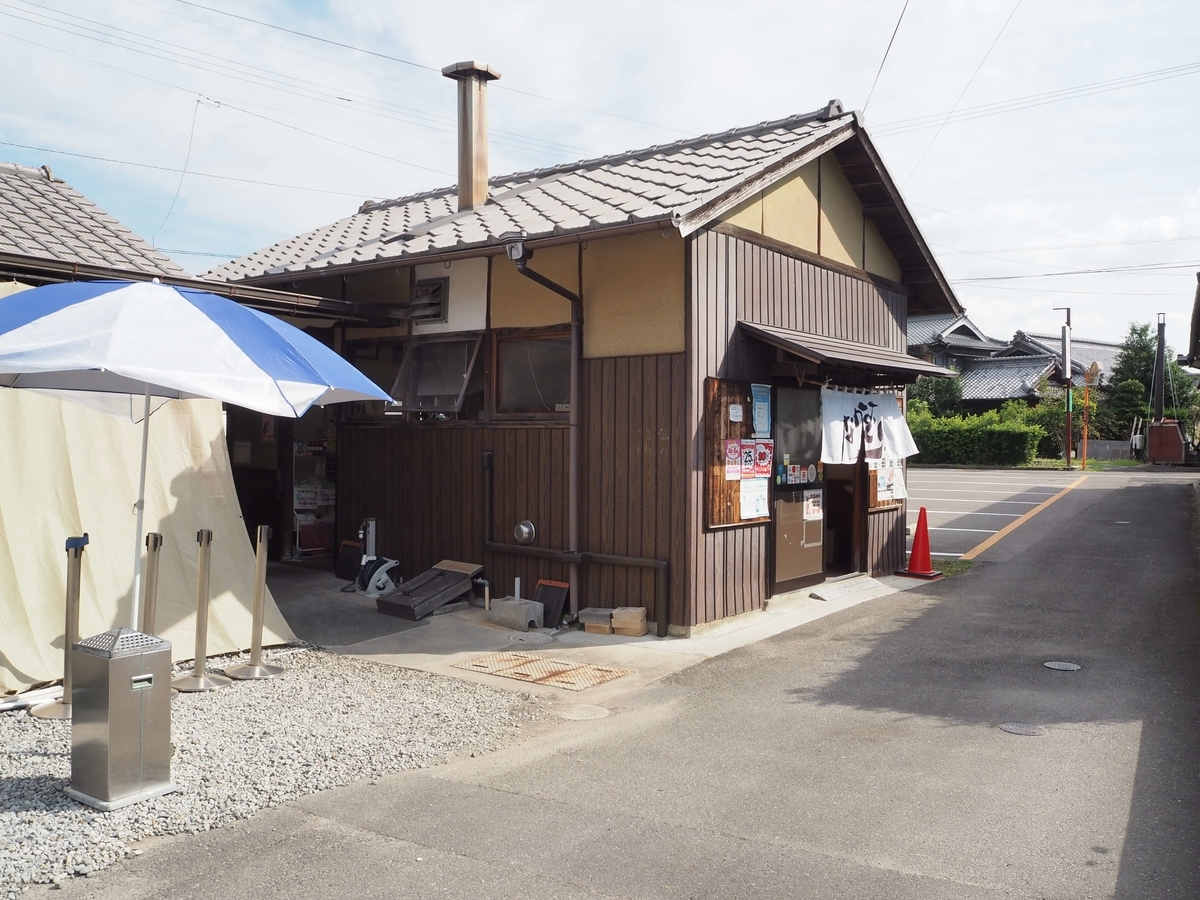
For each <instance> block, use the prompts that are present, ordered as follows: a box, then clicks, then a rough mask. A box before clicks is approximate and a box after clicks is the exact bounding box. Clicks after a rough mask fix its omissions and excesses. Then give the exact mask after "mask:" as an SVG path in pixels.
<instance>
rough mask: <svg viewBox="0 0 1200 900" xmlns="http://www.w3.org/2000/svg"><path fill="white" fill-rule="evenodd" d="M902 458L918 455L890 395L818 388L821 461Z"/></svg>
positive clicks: (897, 405)
mask: <svg viewBox="0 0 1200 900" xmlns="http://www.w3.org/2000/svg"><path fill="white" fill-rule="evenodd" d="M860 451H862V453H863V454H864V456H865V458H866V459H904V458H905V457H908V456H912V455H913V454H915V453H916V452H917V445H916V443H915V442H914V441H913V437H912V432H910V431H909V430H908V423H907V422H906V421H905V420H904V416H903V415H901V413H900V404H899V402H898V401H897V400H896V398H895V396H893V395H891V394H858V393H853V392H850V391H837V390H832V389H830V388H822V389H821V462H823V463H826V464H835V465H836V464H839V463H843V464H844V463H854V462H857V461H858V456H859V452H860Z"/></svg>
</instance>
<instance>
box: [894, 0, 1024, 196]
mask: <svg viewBox="0 0 1200 900" xmlns="http://www.w3.org/2000/svg"><path fill="white" fill-rule="evenodd" d="M1020 6H1021V0H1017V2H1016V3H1015V4H1014V5H1013V8H1012V12H1010V13H1009V14H1008V18H1007V19H1005V20H1004V24H1003V25H1001V26H1000V30H999V31H998V32H996V37H995V38H993V40H992V43H991V44H990V45H989V46H988V48H987V52H986V53H985V54H983V59H981V60H980V61H979V65H977V66H976V67H975V71H974V72H972V73H971V77H970V78H968V79H967V83H966V85H965V86H964V87H963V89H962V93H961V94H959V95H958V99H957V100H955V101H954V105H953V106H952V107H950V112H948V113H946V118H944V119H943V120H942V122H941V124H940V125H938V129H937V131H935V132H934V133H933V137H932V138H930V139H929V144H928V145H926V147H925V150H924V152H923V153H922V154H921V156H920V158H919V159H918V160H917V164H916V165H915V166H913V167H912V171H911V172H909V173H908V178H905V179H904V184H908V180H909V178H912V177H913V175H914V174H916V171H917V169H919V168H920V167H921V163H923V162H924V161H925V157H926V155H928V153H929V150H930V148H931V147H933V144H934V142H935V141H936V140H937V139H938V135H939V134H941V133H942V129H943V128H945V127H946V123H947V122H949V121H950V117H951V116H952V115H954V111H955V110H956V109H958V104H959V103H961V102H962V98H963V97H965V96H966V95H967V91H969V90H970V89H971V85H972V84H973V83H974V81H975V76H976V75H978V74H979V70H980V69H982V68H983V64H984V63H985V62H987V60H988V57H989V56H991V55H992V50H994V49H995V48H996V44H997V43H999V41H1000V36H1001V35H1002V34H1004V29H1006V28H1008V23H1009V22H1011V21H1012V17H1013V16H1015V15H1016V14H1017V9H1018V8H1019V7H1020Z"/></svg>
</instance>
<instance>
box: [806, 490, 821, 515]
mask: <svg viewBox="0 0 1200 900" xmlns="http://www.w3.org/2000/svg"><path fill="white" fill-rule="evenodd" d="M823 518H825V510H824V509H823V508H822V506H821V491H819V490H816V491H805V492H804V519H805V521H811V520H813V519H823Z"/></svg>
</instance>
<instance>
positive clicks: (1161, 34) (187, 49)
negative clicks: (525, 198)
mask: <svg viewBox="0 0 1200 900" xmlns="http://www.w3.org/2000/svg"><path fill="white" fill-rule="evenodd" d="M204 2H206V3H207V4H209V5H212V6H217V7H220V8H223V9H227V10H229V11H231V12H236V13H238V14H239V15H244V16H248V17H250V18H256V19H262V20H266V21H271V22H275V23H278V24H281V25H285V26H287V27H290V28H294V29H297V30H301V31H308V32H311V33H314V34H318V35H320V36H323V37H326V38H329V39H331V40H336V41H341V42H344V43H348V44H352V45H355V46H359V47H366V48H370V49H373V50H376V51H377V52H380V53H384V54H388V55H392V56H397V57H401V58H404V59H410V60H413V61H415V62H418V63H421V64H424V65H428V66H432V67H435V68H440V67H441V66H442V65H445V64H446V63H449V62H453V61H457V60H460V59H468V58H476V59H482V60H485V61H487V62H489V63H491V64H492V65H493V66H494V67H495V68H497V69H499V70H501V71H502V72H503V75H504V77H503V79H502V81H501V82H499V84H498V85H497V86H496V88H498V89H494V90H493V91H492V93H491V126H492V129H493V136H494V141H493V144H492V148H491V151H492V170H493V171H494V172H496V173H501V172H505V171H512V170H517V169H524V168H530V167H535V166H540V165H547V164H550V163H555V162H561V161H565V160H570V159H573V158H579V157H585V156H594V155H601V154H605V153H612V152H619V151H622V150H625V149H629V148H632V147H638V146H643V145H646V144H651V143H661V142H666V141H670V140H674V139H676V138H678V137H683V136H686V135H688V134H698V133H702V132H706V131H719V130H724V129H727V128H729V127H732V126H736V125H745V124H750V123H753V122H756V121H760V120H763V119H767V118H774V117H778V116H784V115H788V114H790V113H794V112H800V111H804V110H809V109H814V108H817V107H818V106H820V105H822V104H823V103H824V102H825V101H826V100H828V99H829V98H831V97H841V98H842V99H843V100H845V101H846V103H847V104H848V105H850V106H861V105H862V103H863V101H864V100H865V97H866V93H867V90H868V88H869V87H870V84H871V80H872V79H873V78H874V75H875V71H876V69H877V68H878V65H879V60H880V57H881V54H882V52H883V49H884V47H885V46H886V44H887V40H888V37H889V36H890V35H891V33H892V28H893V26H894V25H895V17H896V15H897V14H898V13H899V11H900V7H901V5H902V2H901V0H889V2H866V0H856V2H841V3H828V2H805V3H784V2H760V3H744V4H738V5H733V4H727V3H716V2H690V3H684V2H656V3H647V2H644V0H643V2H638V3H635V2H627V0H620V2H609V3H605V4H603V5H600V6H596V5H591V6H586V7H585V6H575V5H570V4H562V3H551V2H522V0H511V2H508V3H504V4H496V3H480V2H459V3H454V4H432V3H396V2H384V0H354V2H348V0H331V2H328V3H316V2H304V3H293V4H288V3H284V2H270V0H247V2H242V3H239V4H233V3H232V2H230V0H204ZM1011 11H1012V2H1011V0H985V2H972V0H926V2H921V3H912V4H910V6H909V10H908V12H907V13H906V18H905V21H904V23H903V25H902V27H901V29H900V32H899V34H898V36H897V38H896V43H895V45H894V47H893V50H892V54H891V56H890V58H889V60H888V63H887V66H886V67H885V69H884V72H883V76H882V77H881V79H880V82H879V87H878V88H877V90H876V93H875V96H874V98H873V99H872V101H871V106H870V109H869V111H868V117H867V121H868V126H869V127H871V128H872V129H882V128H883V126H884V125H886V124H888V123H894V122H897V121H899V120H905V119H911V118H914V117H917V116H925V115H930V114H934V113H939V112H944V111H946V110H948V109H949V107H950V105H951V104H953V103H954V101H955V100H956V98H957V97H958V95H959V94H960V92H961V91H962V89H963V86H964V85H965V84H966V81H967V79H968V78H969V77H970V75H971V73H972V71H974V69H975V67H976V66H977V65H978V63H979V60H980V58H981V57H982V55H983V53H984V52H985V51H986V50H987V48H988V46H989V45H990V44H991V42H992V40H993V39H994V38H995V36H996V33H997V31H998V30H999V28H1000V26H1001V25H1002V24H1003V22H1004V21H1005V19H1006V18H1007V17H1008V15H1009V13H1010V12H1011ZM0 13H2V14H3V18H2V19H0V33H2V34H3V36H0V75H2V76H3V78H4V80H5V83H6V84H9V85H19V86H20V90H15V91H8V92H6V102H5V107H4V109H3V110H2V111H0V140H4V141H8V142H12V143H19V144H29V145H34V146H39V147H53V148H61V149H67V150H73V151H76V152H80V153H85V154H91V155H95V156H106V157H113V158H118V159H126V160H134V161H138V162H144V163H148V164H152V165H160V166H167V167H178V166H180V165H181V164H182V162H183V159H184V155H185V152H186V148H187V139H188V130H189V126H190V124H191V118H192V112H193V110H194V108H195V103H196V97H197V95H198V94H199V95H203V96H207V97H211V98H214V99H216V100H219V101H222V102H223V103H224V105H223V106H221V107H220V108H208V107H202V108H201V109H200V110H199V113H198V116H197V120H196V132H195V139H194V142H193V149H192V158H191V163H190V168H191V169H192V170H195V171H203V172H209V173H216V174H221V175H226V176H232V177H237V178H245V179H250V180H256V181H270V182H279V183H284V184H291V185H301V186H307V187H318V188H323V189H328V190H335V191H344V192H347V193H348V194H350V195H352V196H338V195H333V194H322V193H315V192H310V191H301V190H286V189H279V188H273V187H266V186H255V185H248V184H242V183H237V182H230V181H221V180H215V179H209V178H201V177H195V176H189V177H188V178H186V179H185V181H184V184H183V189H182V191H181V195H180V198H179V202H178V204H177V205H176V208H175V210H174V212H173V213H172V216H171V219H170V221H169V222H168V224H167V226H166V227H165V228H164V229H163V231H162V232H161V234H160V235H159V237H158V243H159V244H160V245H161V246H165V247H172V248H181V249H185V250H186V249H191V250H213V251H226V252H237V253H241V252H247V251H250V250H253V249H256V248H257V247H259V246H261V245H263V244H266V243H269V242H272V241H274V240H278V239H281V238H285V237H290V236H291V235H294V234H296V233H298V232H300V231H303V230H305V229H307V228H311V227H314V226H316V225H319V224H322V223H325V222H329V221H332V220H334V219H337V218H340V217H342V216H344V215H347V214H349V213H351V212H353V211H354V210H355V209H356V208H357V207H358V205H359V203H360V202H361V200H362V199H365V198H367V197H380V196H396V195H400V194H403V193H408V192H413V191H418V190H422V189H426V188H429V187H433V186H436V185H443V184H449V183H451V182H453V181H454V178H455V175H454V168H455V165H454V156H453V115H454V104H453V85H452V84H450V83H449V82H448V81H446V80H445V79H443V78H441V76H440V75H439V74H438V73H436V72H430V71H425V70H422V69H420V68H416V67H412V66H405V65H401V64H398V63H395V62H390V61H388V60H384V59H379V58H375V57H372V56H369V55H364V54H360V53H354V52H350V51H347V50H343V49H340V48H337V47H333V46H329V45H325V44H321V43H318V42H314V41H310V40H306V39H304V38H300V37H296V36H293V35H288V34H284V33H281V32H279V31H274V30H270V29H264V28H261V27H259V26H256V25H253V24H250V23H247V22H244V21H239V20H236V19H231V18H228V17H222V16H218V15H214V14H212V13H209V12H205V11H203V10H201V9H197V8H196V7H194V6H189V5H186V4H182V3H178V2H174V0H114V2H111V3H109V4H105V5H103V6H101V5H98V4H94V3H87V2H84V0H38V2H37V4H36V5H35V4H34V3H33V2H27V0H5V3H4V5H3V6H2V7H0ZM81 17H82V18H81ZM84 18H86V19H91V20H94V22H87V21H83V19H84ZM27 20H32V21H27ZM39 22H40V23H41V24H38V23H39ZM95 22H99V23H103V25H98V24H95ZM48 26H51V27H48ZM113 28H120V29H126V30H127V32H134V33H135V34H131V33H121V32H115V31H113V30H112V29H113ZM89 29H90V30H89ZM1198 30H1200V10H1197V9H1196V8H1195V7H1194V4H1190V3H1185V2H1171V0H1166V2H1161V3H1155V4H1152V5H1151V4H1137V3H1129V2H1117V0H1104V2H1095V3H1088V4H1079V3H1075V2H1069V0H1048V2H1038V3H1033V2H1026V3H1024V4H1022V6H1021V7H1020V8H1019V9H1018V11H1017V13H1016V15H1015V16H1014V17H1013V19H1012V21H1011V23H1010V24H1009V26H1008V28H1007V29H1006V31H1005V33H1004V35H1003V36H1002V37H1001V39H1000V41H999V42H998V43H997V44H996V47H995V49H994V50H993V51H992V53H991V55H990V57H989V59H988V61H987V64H986V65H985V66H984V67H983V69H982V70H981V71H980V72H979V75H978V77H977V78H976V80H975V82H974V83H973V84H972V86H971V89H970V90H969V92H968V93H967V94H966V96H965V97H964V99H963V101H962V106H963V107H971V106H975V105H979V104H984V103H989V102H994V101H999V100H1005V99H1009V98H1013V97H1022V96H1028V95H1033V94H1039V93H1042V92H1046V91H1052V90H1057V89H1061V88H1065V87H1070V86H1073V85H1079V84H1085V83H1094V82H1100V81H1103V80H1106V79H1112V78H1118V77H1122V76H1127V75H1131V74H1135V73H1139V72H1145V71H1150V70H1155V69H1161V68H1164V67H1167V66H1172V65H1182V64H1186V63H1191V62H1195V61H1196V59H1195V50H1194V48H1195V46H1196V45H1197V42H1196V37H1197V31H1198ZM139 35H145V36H148V37H141V36H139ZM97 39H99V40H97ZM35 42H36V44H41V45H44V46H37V45H36V44H35ZM126 42H138V44H137V45H130V44H129V43H126ZM117 44H124V46H116V45H117ZM49 48H55V49H49ZM67 54H73V55H67ZM78 57H87V58H89V59H90V60H92V61H91V62H85V61H83V60H82V59H80V58H78ZM218 57H220V59H218ZM101 64H105V65H107V66H109V67H116V69H122V70H128V71H129V72H135V73H138V75H140V76H141V77H138V76H135V75H131V74H126V72H122V71H116V70H115V69H114V68H105V65H101ZM252 67H254V68H252ZM1198 83H1200V74H1193V75H1187V76H1185V77H1179V78H1174V79H1169V80H1162V81H1159V82H1156V83H1153V84H1146V85H1142V86H1139V87H1135V88H1129V89H1126V90H1122V91H1115V92H1109V93H1100V94H1095V95H1092V96H1088V97H1083V98H1080V99H1076V100H1072V101H1068V102H1063V103H1054V104H1049V105H1045V106H1037V107H1032V108H1028V109H1024V110H1021V111H1018V112H1013V113H1007V114H1004V115H995V116H990V117H986V118H980V119H976V120H972V121H966V122H960V123H951V124H948V125H947V126H946V127H945V128H944V129H943V130H942V131H941V133H940V134H939V135H938V137H937V139H936V141H935V142H934V143H933V146H932V147H931V148H930V149H929V150H928V153H927V154H926V155H925V158H924V160H923V161H922V162H921V165H920V167H919V169H918V170H917V172H916V173H915V175H913V176H912V177H911V180H908V179H909V173H910V172H911V170H912V168H913V166H914V164H915V163H916V162H917V160H918V159H919V158H920V157H921V156H922V154H923V153H924V152H925V150H926V148H927V147H928V146H929V144H930V141H931V139H932V138H933V135H934V130H933V129H926V130H920V131H913V132H910V133H907V134H897V135H894V136H891V137H888V136H880V137H879V138H878V143H879V145H880V147H881V149H882V151H883V153H884V155H885V158H886V159H887V161H888V163H889V165H890V167H891V168H892V171H893V174H894V175H895V177H896V178H897V179H898V180H899V181H901V182H906V184H905V187H904V192H905V195H906V196H907V197H908V198H909V200H910V201H911V202H912V203H913V210H914V212H915V214H916V216H917V219H918V221H919V223H920V224H921V227H922V228H923V230H924V231H925V234H926V236H927V238H928V239H929V241H930V242H931V243H933V244H934V245H935V249H936V250H937V251H938V252H939V256H940V259H941V263H942V266H943V268H944V270H945V271H946V272H947V274H948V276H949V277H950V278H952V279H961V278H976V277H986V276H997V275H1014V274H1025V273H1036V272H1040V271H1064V270H1074V269H1082V268H1095V267H1112V266H1118V265H1138V264H1143V263H1158V262H1168V261H1190V260H1200V240H1194V241H1177V242H1171V243H1163V242H1159V243H1142V244H1127V245H1123V246H1103V247H1076V246H1074V245H1078V244H1087V243H1101V242H1104V243H1110V242H1115V241H1132V240H1146V239H1149V238H1162V237H1171V238H1177V237H1187V236H1200V208H1198V207H1200V192H1198V190H1197V184H1198V181H1197V176H1198V175H1200V141H1198V140H1197V136H1198V133H1200V104H1196V103H1195V102H1194V97H1195V94H1196V88H1197V84H1198ZM170 85H175V87H172V86H170ZM519 92H528V93H533V94H538V95H543V96H546V97H555V98H561V99H563V100H567V101H571V102H572V103H574V104H578V105H568V104H563V103H555V102H550V101H547V100H545V99H539V98H536V97H530V96H527V95H526V94H524V93H519ZM339 98H341V99H339ZM235 107H236V108H235ZM580 107H591V108H594V109H604V110H609V111H611V112H614V113H618V114H620V115H622V116H625V117H627V118H615V117H610V116H604V115H600V114H597V113H595V112H590V111H588V110H587V109H583V108H580ZM252 114H256V115H257V116H258V117H256V115H252ZM260 117H266V118H269V119H275V120H277V121H278V122H284V123H287V124H288V125H291V126H293V127H292V128H288V127H285V126H283V125H279V124H273V123H271V122H268V121H265V120H264V119H263V118H260ZM631 119H632V120H641V122H654V123H658V124H659V125H660V126H664V127H654V126H651V125H647V124H641V123H640V122H638V121H630V120H631ZM295 129H303V130H304V131H307V132H312V133H314V134H316V135H320V136H323V137H324V138H325V139H322V137H315V136H312V135H308V134H303V133H301V132H300V131H297V130H295ZM334 141H337V142H341V143H343V144H349V145H351V147H345V146H340V145H339V144H337V143H333V142H334ZM355 148H358V149H355ZM364 151H370V152H364ZM383 157H391V158H392V159H387V158H383ZM0 158H8V159H15V160H18V161H21V162H26V163H31V164H38V165H40V164H42V163H45V162H48V163H50V164H51V165H52V166H53V167H54V169H55V171H56V172H58V173H60V174H61V175H63V176H64V177H66V178H67V179H68V180H69V181H70V182H71V183H72V184H74V185H75V186H76V187H78V188H79V189H80V190H82V191H83V192H84V193H85V194H87V195H88V196H89V197H91V198H92V199H94V200H95V201H96V202H97V203H99V204H100V205H101V206H103V207H105V208H106V209H108V210H109V211H110V212H112V213H113V214H114V215H115V216H117V217H118V218H120V219H121V220H122V221H124V222H125V223H126V224H127V225H129V226H130V227H131V228H133V229H134V230H135V231H137V232H139V233H141V234H143V235H145V236H147V237H149V236H150V235H151V234H153V232H154V231H155V229H156V228H158V226H159V224H160V223H161V222H162V218H163V216H164V214H165V212H166V210H167V208H168V206H169V205H170V202H171V197H172V196H173V194H174V192H175V189H176V186H177V184H178V176H177V175H175V174H173V173H169V172H159V171H154V170H150V169H139V168H130V167H124V166H116V165H111V164H108V163H100V162H94V161H86V160H81V159H75V158H70V157H61V156H54V155H51V154H47V153H41V152H36V151H28V150H21V149H17V148H13V147H3V146H0ZM394 160H405V161H407V162H410V163H413V164H415V166H423V167H426V168H427V169H434V170H437V171H426V170H425V169H421V168H416V167H414V166H409V165H404V164H401V163H399V162H396V161H394ZM1088 170H1103V171H1088ZM931 208H933V209H938V210H946V211H949V212H951V213H954V214H955V215H948V214H946V213H945V212H935V211H933V209H931ZM1062 245H1072V246H1070V247H1062ZM1034 246H1039V247H1046V246H1052V247H1060V248H1061V249H1053V250H1041V251H1036V252H1035V251H1032V250H1028V249H1024V248H1029V247H1034ZM947 248H956V249H958V250H968V251H986V253H985V254H983V255H981V254H979V253H978V252H975V253H958V252H953V251H952V250H950V249H947ZM1014 248H1019V249H1014ZM178 258H179V259H180V260H181V261H182V262H183V264H184V265H185V266H187V267H188V268H190V269H192V270H193V271H198V270H200V269H203V268H205V267H207V265H208V264H210V262H213V261H210V260H206V259H204V258H202V257H195V256H179V257H178ZM1196 268H1200V265H1198V266H1196ZM1194 277H1195V276H1194V274H1193V273H1192V272H1191V271H1190V270H1188V269H1181V270H1176V271H1175V272H1174V273H1165V272H1154V273H1142V274H1116V273H1114V274H1107V275H1086V276H1085V275H1080V276H1062V277H1054V278H1045V279H1038V280H1036V281H1035V280H1015V281H1008V282H990V283H988V284H990V285H991V287H984V286H982V284H983V283H977V284H976V285H966V284H963V285H961V286H960V288H959V290H960V293H961V296H962V299H963V300H964V302H965V303H966V304H967V306H968V307H969V311H970V313H971V315H972V317H973V318H975V319H976V320H977V321H979V323H980V324H981V325H982V326H983V327H985V328H986V329H987V330H988V331H990V332H991V333H993V334H995V335H996V336H999V337H1006V336H1008V335H1011V333H1012V332H1013V331H1015V330H1016V329H1018V328H1022V329H1025V330H1054V329H1055V328H1056V327H1057V322H1058V321H1060V320H1059V318H1058V316H1059V315H1060V314H1059V313H1055V312H1053V311H1052V309H1051V308H1052V307H1054V306H1062V305H1070V306H1072V307H1073V309H1074V321H1075V323H1076V330H1077V332H1078V333H1079V334H1086V335H1088V336H1094V337H1101V338H1118V337H1119V336H1120V335H1121V334H1122V333H1123V332H1124V330H1125V326H1126V323H1127V322H1128V321H1129V320H1130V319H1133V318H1137V319H1140V320H1143V321H1149V320H1151V319H1152V318H1153V314H1154V313H1155V312H1157V311H1159V310H1162V311H1164V312H1166V313H1167V314H1168V322H1169V328H1170V333H1171V335H1172V341H1173V342H1174V343H1175V344H1177V345H1182V343H1183V341H1184V337H1185V335H1186V328H1187V321H1188V317H1189V315H1190V306H1191V298H1192V294H1193V291H1194V285H1195V281H1194ZM1072 292H1073V293H1072Z"/></svg>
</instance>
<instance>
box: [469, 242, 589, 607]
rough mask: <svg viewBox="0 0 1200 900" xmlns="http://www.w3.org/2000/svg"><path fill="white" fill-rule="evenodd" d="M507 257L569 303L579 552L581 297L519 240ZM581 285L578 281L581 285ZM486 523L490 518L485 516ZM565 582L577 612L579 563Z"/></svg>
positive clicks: (571, 528) (573, 509)
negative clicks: (534, 261) (534, 265)
mask: <svg viewBox="0 0 1200 900" xmlns="http://www.w3.org/2000/svg"><path fill="white" fill-rule="evenodd" d="M507 251H508V256H509V258H510V259H511V260H512V261H513V262H514V263H516V265H517V271H518V272H520V273H521V274H522V275H524V276H525V277H526V278H528V279H529V280H530V281H533V282H535V283H537V284H540V285H541V286H542V287H544V288H546V290H549V291H553V292H554V293H556V294H558V295H559V296H560V297H565V298H566V299H567V300H568V301H569V302H570V304H571V389H570V403H571V411H570V414H569V415H570V418H569V419H568V422H569V427H568V431H567V440H568V447H567V469H568V471H567V549H568V550H569V551H571V552H572V553H578V552H579V363H580V360H581V359H582V357H583V301H582V300H581V298H580V296H579V294H577V293H575V292H574V291H571V290H568V289H567V288H565V287H563V286H562V285H561V284H559V283H558V282H556V281H553V280H551V279H549V278H547V277H546V276H545V275H543V274H542V273H541V272H535V271H534V270H533V269H531V268H529V260H530V259H531V258H532V257H533V251H532V250H529V249H528V248H526V246H525V244H524V243H523V242H513V243H510V244H509V245H508V247H507ZM582 287H583V285H582V284H581V285H580V288H581V289H582ZM488 521H489V524H490V522H491V520H490V519H489V520H488ZM567 582H568V584H570V586H571V587H570V590H569V592H568V596H569V597H570V598H571V613H572V614H574V613H577V612H579V564H578V563H576V562H573V563H571V566H570V569H569V574H568V576H567Z"/></svg>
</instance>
